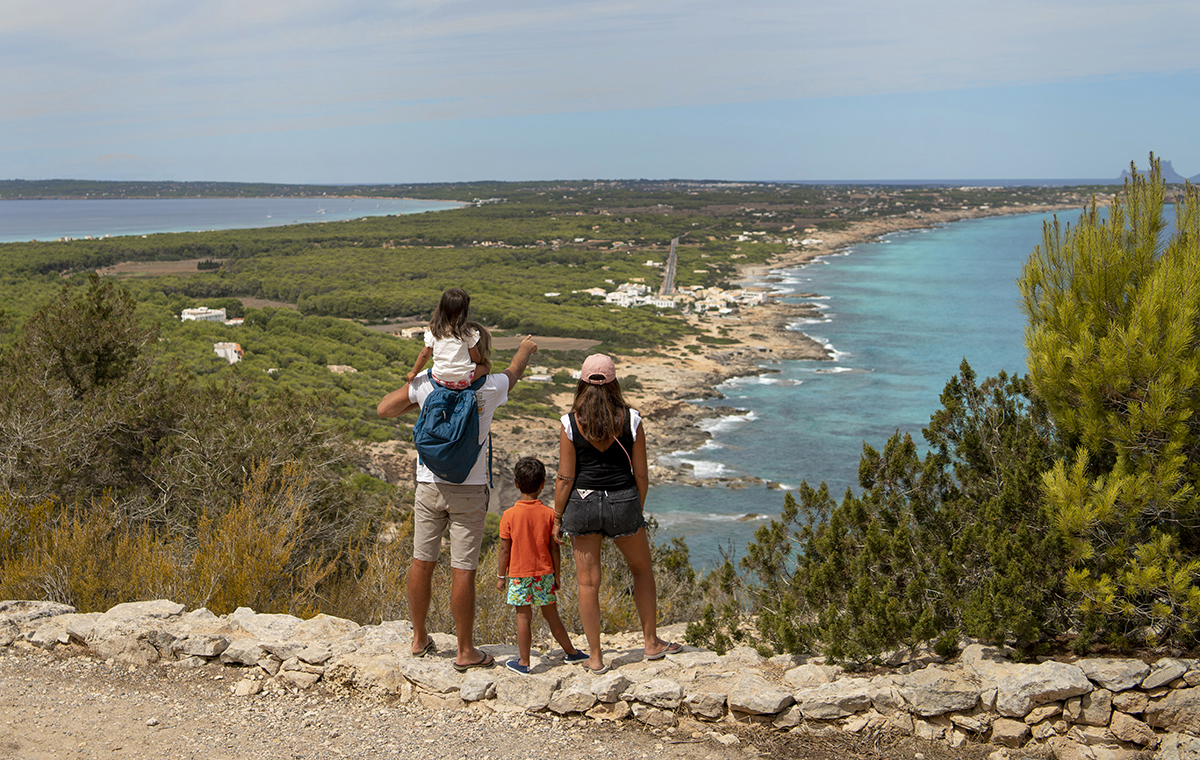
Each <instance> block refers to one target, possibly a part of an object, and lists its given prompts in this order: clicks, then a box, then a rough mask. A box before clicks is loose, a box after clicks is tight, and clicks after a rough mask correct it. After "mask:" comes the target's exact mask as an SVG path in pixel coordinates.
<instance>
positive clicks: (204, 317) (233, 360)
mask: <svg viewBox="0 0 1200 760" xmlns="http://www.w3.org/2000/svg"><path fill="white" fill-rule="evenodd" d="M179 319H180V321H183V322H220V323H221V324H225V325H230V326H233V327H237V326H239V325H241V324H242V322H243V320H242V319H236V318H235V319H227V318H226V317H225V310H224V309H210V308H208V307H207V306H200V307H197V308H195V309H184V310H183V311H182V312H180V314H179ZM213 353H215V354H216V355H217V356H219V357H221V358H222V359H224V360H225V361H227V362H229V363H230V364H237V363H238V362H240V361H241V360H242V357H243V356H244V355H245V351H243V350H242V345H241V344H240V343H227V342H223V343H214V344H213Z"/></svg>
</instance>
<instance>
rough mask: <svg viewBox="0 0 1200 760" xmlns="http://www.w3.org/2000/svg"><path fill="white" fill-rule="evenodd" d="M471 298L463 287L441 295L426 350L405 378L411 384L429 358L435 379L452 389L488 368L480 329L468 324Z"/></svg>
mask: <svg viewBox="0 0 1200 760" xmlns="http://www.w3.org/2000/svg"><path fill="white" fill-rule="evenodd" d="M470 310H471V296H469V295H467V291H465V290H463V289H462V288H450V289H449V290H447V291H446V292H445V293H442V298H441V300H440V301H439V302H438V305H437V308H435V309H434V310H433V316H432V317H431V318H430V320H429V327H428V328H427V329H426V330H425V347H424V348H422V349H421V353H419V354H417V361H416V362H415V364H414V365H413V368H412V369H411V370H409V372H408V374H407V375H405V379H406V380H408V381H409V382H410V383H411V382H412V380H413V378H414V377H416V376H417V373H419V372H420V371H421V370H422V369H423V368H424V367H425V363H426V362H428V361H429V359H430V358H431V357H432V358H433V380H434V382H436V383H437V384H439V385H443V386H445V387H447V388H450V389H451V390H456V391H457V390H462V389H463V388H466V387H467V386H469V385H470V384H471V382H472V381H473V380H474V379H475V378H477V377H483V376H484V375H485V374H487V370H488V367H487V366H486V365H485V364H484V362H483V357H482V356H481V355H480V352H479V349H478V343H479V330H477V329H474V328H472V327H471V326H470V325H469V324H468V323H467V315H468V313H469V312H470Z"/></svg>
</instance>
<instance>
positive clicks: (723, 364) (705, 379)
mask: <svg viewBox="0 0 1200 760" xmlns="http://www.w3.org/2000/svg"><path fill="white" fill-rule="evenodd" d="M1076 208H1078V207H1077V206H1074V205H1070V206H1067V205H1063V206H1025V207H1000V208H986V209H985V208H975V209H961V210H956V211H938V212H928V213H921V214H914V215H911V216H902V217H888V218H886V219H880V220H874V221H867V222H856V223H853V224H851V225H849V226H848V227H847V228H846V229H845V230H839V231H833V232H828V233H820V234H821V243H820V244H818V245H812V246H806V247H802V248H801V247H797V248H792V249H789V250H788V251H787V252H785V253H783V254H781V255H779V256H776V257H774V258H773V259H771V260H770V261H769V262H767V263H766V264H765V265H744V266H742V267H739V270H738V282H739V283H740V284H742V285H743V286H746V287H755V286H761V285H763V284H769V282H770V278H771V273H772V272H774V271H778V270H780V269H785V268H795V267H800V266H803V265H805V264H807V263H809V262H811V261H813V260H815V259H818V258H820V257H822V256H829V255H832V254H836V253H839V252H841V251H843V250H845V249H847V248H849V247H852V246H855V245H861V244H864V243H870V242H873V241H875V240H877V239H879V238H880V237H884V236H886V235H889V234H893V233H896V232H902V231H906V230H914V229H929V228H933V227H939V226H943V225H946V224H951V223H953V222H958V221H963V220H967V219H979V218H985V217H991V216H1007V215H1014V214H1035V213H1046V212H1050V211H1063V210H1074V209H1076ZM816 295H818V294H813V293H807V294H799V297H801V298H803V297H804V296H816ZM818 317H820V310H819V309H818V308H817V307H816V306H815V305H813V304H803V303H801V304H795V303H784V302H782V301H780V300H778V299H775V298H768V300H767V301H766V302H765V303H764V304H762V305H760V306H756V307H753V308H750V309H744V310H742V311H741V312H740V313H738V314H736V315H734V316H731V317H726V318H722V319H719V320H706V319H701V318H698V317H695V316H689V317H688V318H687V319H688V323H689V324H690V325H691V326H692V327H693V328H694V330H695V334H694V335H693V336H691V337H689V338H686V339H684V340H681V341H679V342H677V343H676V344H675V345H673V346H671V347H669V348H668V349H667V350H666V352H665V353H666V354H668V358H667V359H666V360H664V359H663V357H662V356H661V353H662V352H642V353H640V354H633V355H631V356H628V357H619V358H621V359H623V360H624V361H623V362H622V363H623V364H624V365H625V366H618V373H619V374H620V375H625V374H633V375H636V376H637V377H638V380H639V382H640V383H641V384H642V386H643V388H644V390H643V391H642V392H641V393H634V394H629V395H630V397H631V399H632V401H633V403H634V404H635V406H637V407H638V408H639V409H640V410H642V411H643V412H645V413H646V415H645V416H646V418H647V420H648V421H649V422H651V423H653V424H651V425H648V426H647V445H648V447H649V451H650V452H652V454H651V456H652V458H653V457H655V456H656V455H657V456H660V457H661V456H662V455H664V454H668V453H676V452H682V451H694V450H695V449H698V448H700V447H701V446H703V445H704V443H705V442H706V441H708V440H709V439H711V437H712V436H711V434H710V433H708V432H707V431H705V430H703V429H700V428H699V427H696V425H697V424H698V423H700V422H702V421H704V420H709V419H714V418H718V417H724V416H728V415H730V414H738V413H744V410H738V409H734V408H730V407H717V408H713V407H708V406H699V405H696V404H692V403H686V402H687V401H694V400H698V399H713V398H723V396H722V394H721V393H720V392H719V391H718V390H717V389H716V386H718V385H720V384H721V383H723V382H725V381H727V380H730V379H732V378H736V377H748V376H752V375H760V374H765V373H769V372H773V371H775V370H773V369H771V368H770V364H773V363H778V362H780V361H797V360H809V361H821V360H829V359H831V358H832V357H831V355H830V352H829V349H828V348H826V347H825V346H824V345H822V344H821V343H819V342H817V341H815V340H813V339H812V338H810V337H808V336H807V335H805V334H804V333H803V332H800V331H797V330H794V329H791V325H794V324H796V323H797V322H798V321H800V320H802V319H805V318H818ZM718 331H720V332H718ZM701 335H704V336H708V337H710V338H716V337H718V336H719V335H724V337H726V338H727V339H728V338H732V339H734V340H735V341H736V342H735V343H730V344H726V345H719V346H714V345H712V344H708V343H704V342H701V341H700V339H699V338H700V336H701ZM696 347H701V348H700V349H699V350H698V349H697V348H696ZM697 351H699V352H697ZM626 367H627V368H626ZM674 401H684V402H685V403H683V404H682V405H678V406H677V405H674V404H672V403H671V402H674ZM660 410H664V411H663V412H660ZM663 483H683V484H687V485H695V486H702V487H709V486H724V487H749V486H764V485H765V486H767V487H776V488H777V487H779V486H778V484H774V483H770V482H767V481H764V480H762V479H761V478H758V477H755V476H752V475H740V476H733V477H722V478H703V477H696V476H695V473H694V471H693V470H692V468H691V467H690V466H671V465H668V464H666V463H663V462H661V461H656V462H654V464H653V466H652V467H651V484H652V485H658V484H663Z"/></svg>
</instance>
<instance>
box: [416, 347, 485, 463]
mask: <svg viewBox="0 0 1200 760" xmlns="http://www.w3.org/2000/svg"><path fill="white" fill-rule="evenodd" d="M428 376H429V381H430V382H431V383H433V390H432V391H430V393H429V395H428V396H426V397H425V403H423V404H422V405H421V415H420V416H419V417H418V418H417V424H415V425H413V443H415V444H416V446H417V455H418V456H420V457H421V464H423V465H425V466H426V467H428V468H429V470H430V471H431V472H432V473H433V474H434V475H436V476H438V477H439V478H441V479H442V480H444V481H446V482H448V483H462V482H463V481H464V480H466V479H467V476H468V475H470V474H471V468H473V467H474V466H475V461H476V460H477V459H478V458H479V452H480V450H481V449H482V448H483V444H482V443H480V442H479V406H478V403H479V402H478V400H477V399H476V398H475V391H477V390H479V389H480V388H482V387H483V383H484V381H485V380H487V377H486V376H484V377H481V378H479V379H478V380H476V381H475V382H473V383H471V384H470V385H469V386H468V387H466V388H464V389H462V390H460V391H456V390H451V389H449V388H447V387H445V386H443V385H438V384H437V383H436V382H434V381H433V371H432V370H430V371H429V372H428ZM487 440H488V444H489V447H488V453H489V456H488V475H489V480H490V476H491V456H490V454H491V447H490V444H491V442H492V437H491V436H490V435H489V436H488V439H487Z"/></svg>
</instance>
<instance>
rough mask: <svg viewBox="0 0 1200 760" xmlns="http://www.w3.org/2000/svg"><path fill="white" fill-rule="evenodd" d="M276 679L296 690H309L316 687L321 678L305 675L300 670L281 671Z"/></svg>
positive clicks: (312, 674)
mask: <svg viewBox="0 0 1200 760" xmlns="http://www.w3.org/2000/svg"><path fill="white" fill-rule="evenodd" d="M276 677H277V678H278V679H279V680H280V681H282V682H284V683H286V684H288V685H290V686H295V687H296V688H297V689H311V688H312V687H314V686H316V685H317V681H320V680H321V676H319V675H317V674H316V673H305V672H303V671H300V670H281V671H279V675H278V676H276Z"/></svg>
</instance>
